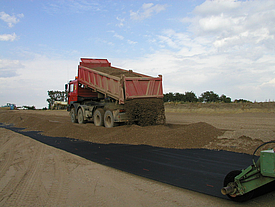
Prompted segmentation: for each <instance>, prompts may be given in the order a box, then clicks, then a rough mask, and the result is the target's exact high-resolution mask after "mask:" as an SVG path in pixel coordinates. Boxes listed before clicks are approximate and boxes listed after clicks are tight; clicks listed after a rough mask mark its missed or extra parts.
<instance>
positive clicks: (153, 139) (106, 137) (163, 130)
mask: <svg viewBox="0 0 275 207" xmlns="http://www.w3.org/2000/svg"><path fill="white" fill-rule="evenodd" d="M41 113H43V112H41ZM64 113H65V112H64ZM45 114H47V113H45ZM45 114H41V115H39V113H37V114H35V113H28V111H7V112H5V113H1V116H0V122H2V123H6V124H11V123H13V124H15V126H16V127H22V128H26V130H37V131H41V133H42V134H45V135H48V136H53V137H70V138H76V139H82V140H86V141H90V142H94V143H103V144H109V143H117V144H134V145H141V144H146V145H151V146H158V147H165V148H179V149H185V148H203V147H204V146H205V145H207V144H208V143H209V142H211V141H213V140H214V139H215V138H217V137H218V136H221V135H222V134H223V133H224V132H223V130H220V129H217V128H215V127H213V126H211V125H209V124H207V123H204V122H199V123H195V124H187V125H176V124H167V125H153V126H146V127H141V126H138V125H123V126H119V127H114V128H105V127H95V126H94V125H93V124H92V123H87V124H83V125H80V124H73V123H71V122H70V118H69V115H68V117H67V116H53V115H45Z"/></svg>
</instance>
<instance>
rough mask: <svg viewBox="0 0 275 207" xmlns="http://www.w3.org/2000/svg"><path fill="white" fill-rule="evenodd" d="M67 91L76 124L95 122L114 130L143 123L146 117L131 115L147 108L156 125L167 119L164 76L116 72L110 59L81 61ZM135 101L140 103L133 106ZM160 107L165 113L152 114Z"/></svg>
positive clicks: (71, 114)
mask: <svg viewBox="0 0 275 207" xmlns="http://www.w3.org/2000/svg"><path fill="white" fill-rule="evenodd" d="M65 89H66V91H67V92H68V108H67V110H68V111H70V116H71V121H72V122H74V123H76V122H78V123H79V124H83V123H85V122H87V121H90V120H91V121H93V122H94V124H95V126H102V125H104V126H105V127H107V128H110V127H113V126H114V125H116V124H117V123H121V122H129V120H132V121H135V120H137V119H139V121H142V120H141V119H142V116H139V115H137V114H134V115H133V113H130V112H136V111H139V113H142V111H144V108H145V109H146V108H149V109H150V110H147V111H148V114H146V115H148V116H154V117H153V118H152V119H153V122H156V121H157V120H158V119H159V117H164V106H163V89H162V76H161V75H159V76H158V77H151V76H147V75H143V74H140V73H136V72H133V71H132V70H124V69H120V68H116V67H113V66H111V63H110V62H109V61H108V60H107V59H91V58H81V62H80V64H79V66H78V76H76V78H75V80H72V81H70V82H69V83H68V84H66V85H65ZM135 100H139V101H137V102H133V101H135ZM156 103H160V104H159V105H160V107H159V108H163V110H162V109H161V110H157V111H156V113H154V114H152V110H151V108H153V110H156V109H157V108H158V106H156ZM133 107H134V109H133ZM146 113H147V112H146ZM150 113H151V114H152V115H151V114H150ZM148 116H147V117H148ZM143 117H145V116H143ZM163 119H164V118H163Z"/></svg>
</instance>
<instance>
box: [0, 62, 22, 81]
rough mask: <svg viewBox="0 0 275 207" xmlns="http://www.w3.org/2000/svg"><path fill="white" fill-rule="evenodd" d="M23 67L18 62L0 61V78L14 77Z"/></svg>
mask: <svg viewBox="0 0 275 207" xmlns="http://www.w3.org/2000/svg"><path fill="white" fill-rule="evenodd" d="M22 67H23V65H22V64H21V63H20V62H19V61H18V60H8V59H0V78H8V77H14V76H16V75H17V73H16V71H17V70H18V69H21V68H22Z"/></svg>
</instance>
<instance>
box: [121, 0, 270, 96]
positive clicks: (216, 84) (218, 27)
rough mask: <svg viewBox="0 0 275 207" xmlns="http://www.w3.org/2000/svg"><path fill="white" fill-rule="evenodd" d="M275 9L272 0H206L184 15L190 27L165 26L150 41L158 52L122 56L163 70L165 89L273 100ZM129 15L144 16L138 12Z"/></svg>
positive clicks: (147, 69) (152, 71)
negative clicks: (141, 55) (190, 13)
mask: <svg viewBox="0 0 275 207" xmlns="http://www.w3.org/2000/svg"><path fill="white" fill-rule="evenodd" d="M150 6H152V5H148V6H147V7H149V8H150ZM274 11H275V2H274V1H270V0H266V1H245V2H243V1H235V0H234V1H233V0H232V1H230V0H228V1H221V0H216V1H215V0H214V1H206V2H204V3H203V4H201V5H199V6H198V7H196V8H195V9H194V11H193V13H192V15H193V16H191V17H188V18H186V17H184V18H183V23H187V22H189V23H190V26H189V30H188V32H185V31H183V30H182V31H180V30H179V29H177V31H175V30H173V29H164V30H163V31H162V33H161V34H159V35H157V36H156V37H155V38H154V40H155V41H154V42H152V44H155V45H156V46H159V48H160V49H159V51H155V52H154V53H152V54H147V55H146V56H144V57H143V58H139V59H136V60H124V61H123V60H121V61H123V65H124V67H126V68H127V67H128V68H133V69H134V70H136V71H140V72H143V73H145V74H148V73H149V75H152V76H156V75H157V74H163V79H164V92H182V93H184V92H185V91H194V92H195V93H196V94H197V95H200V94H201V93H202V92H205V91H207V90H213V91H214V92H216V93H219V94H220V95H221V94H227V95H228V96H231V97H232V99H237V98H244V99H249V100H252V101H254V100H255V99H256V100H257V101H265V100H268V99H272V100H275V94H274V91H275V84H274V77H275V68H274V65H275V38H274V36H275V28H274V22H275V12H274ZM133 15H134V17H135V18H137V19H138V18H140V19H142V18H143V17H142V12H140V11H138V12H136V13H133ZM135 15H136V16H135ZM144 16H146V15H144ZM117 65H119V64H117Z"/></svg>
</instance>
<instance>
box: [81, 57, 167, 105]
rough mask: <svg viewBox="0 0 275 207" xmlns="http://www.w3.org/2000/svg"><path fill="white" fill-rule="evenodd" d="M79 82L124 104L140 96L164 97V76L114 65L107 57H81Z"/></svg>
mask: <svg viewBox="0 0 275 207" xmlns="http://www.w3.org/2000/svg"><path fill="white" fill-rule="evenodd" d="M78 79H79V82H80V83H81V84H83V85H85V86H87V87H89V88H91V89H93V90H95V91H97V92H100V93H102V94H104V95H105V96H109V97H112V98H113V99H116V100H118V101H119V104H124V103H125V101H126V100H130V99H138V98H163V90H162V76H161V75H159V76H158V77H151V76H147V75H143V74H139V73H135V72H133V71H132V70H124V69H120V68H116V67H112V66H111V64H110V63H109V61H108V60H107V59H85V58H81V62H80V64H79V66H78Z"/></svg>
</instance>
